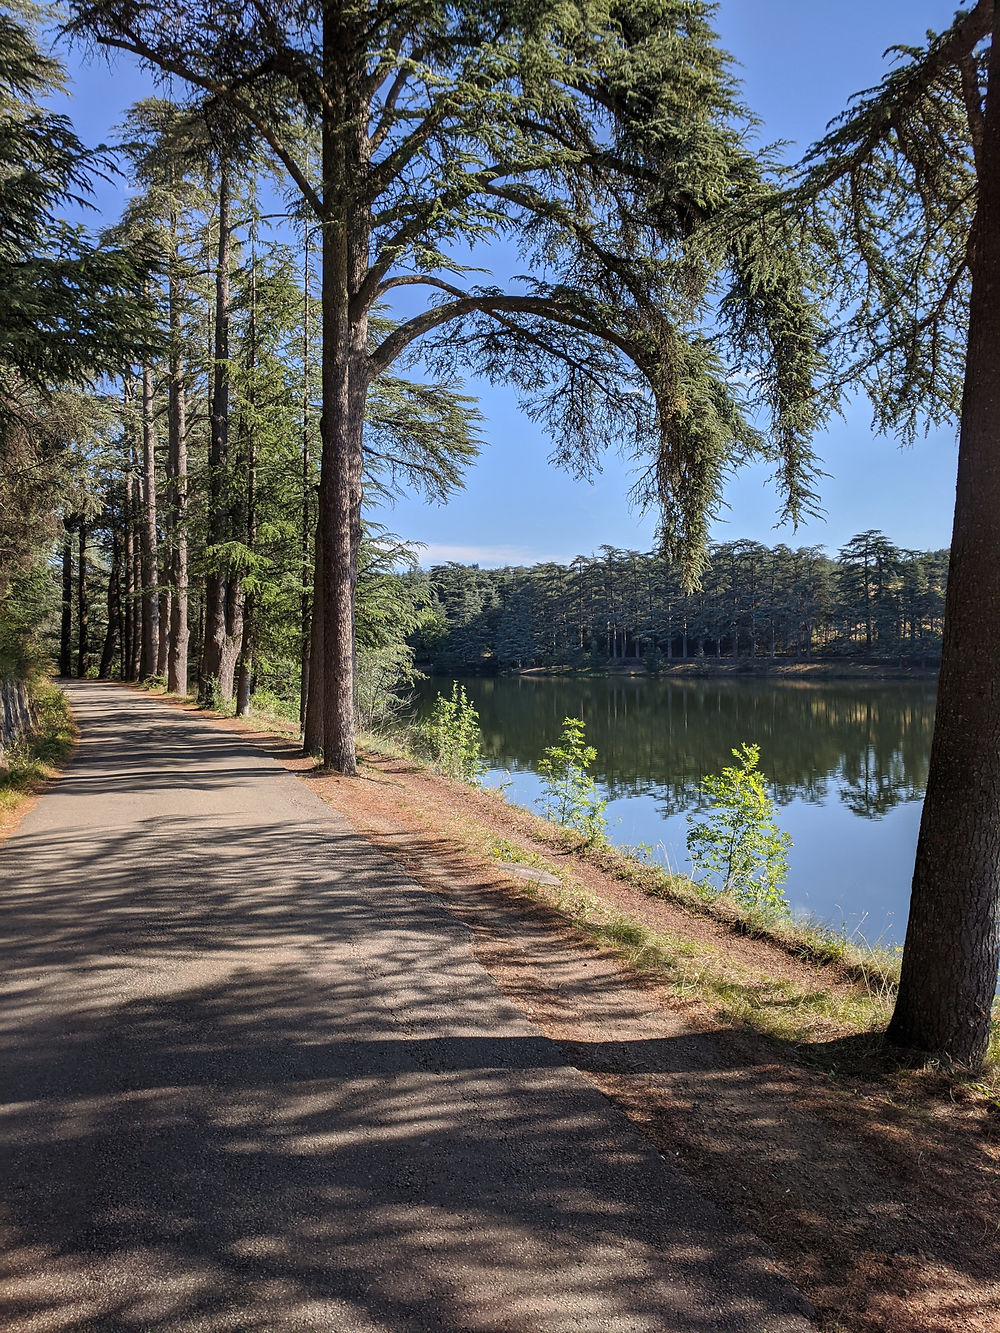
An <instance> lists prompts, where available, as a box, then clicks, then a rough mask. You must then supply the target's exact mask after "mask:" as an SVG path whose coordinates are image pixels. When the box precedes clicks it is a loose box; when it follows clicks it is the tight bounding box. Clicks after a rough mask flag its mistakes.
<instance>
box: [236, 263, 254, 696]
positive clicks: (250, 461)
mask: <svg viewBox="0 0 1000 1333" xmlns="http://www.w3.org/2000/svg"><path fill="white" fill-rule="evenodd" d="M250 265H251V267H250V328H249V335H248V341H249V358H248V361H249V366H248V368H249V372H250V373H249V376H248V378H249V382H250V387H249V390H248V393H247V403H248V406H249V407H250V408H251V414H250V417H249V425H248V427H247V426H245V429H246V477H247V486H246V533H245V536H246V544H247V547H248V549H249V550H251V551H252V550H253V549H254V546H255V544H256V541H257V436H256V426H257V423H256V421H255V420H254V418H253V415H252V409H253V406H254V395H255V386H254V377H255V375H256V372H257V256H256V253H254V254H252V256H251V260H250ZM247 420H248V418H247V416H246V414H244V423H246V422H247ZM256 631H257V598H256V596H255V595H254V593H253V590H252V588H251V590H250V591H248V592H247V595H246V598H245V600H244V603H243V633H242V638H241V642H240V651H239V662H238V666H237V671H236V716H237V717H246V715H247V713H249V711H250V695H251V693H252V692H253V675H254V650H255V648H256V643H255V637H256Z"/></svg>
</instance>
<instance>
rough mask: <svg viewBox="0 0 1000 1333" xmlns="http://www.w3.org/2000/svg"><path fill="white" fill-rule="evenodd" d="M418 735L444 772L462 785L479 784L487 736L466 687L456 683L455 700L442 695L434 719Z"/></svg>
mask: <svg viewBox="0 0 1000 1333" xmlns="http://www.w3.org/2000/svg"><path fill="white" fill-rule="evenodd" d="M415 732H416V735H417V737H418V740H419V741H420V742H421V743H422V745H423V747H424V748H425V749H426V751H427V755H428V758H429V759H430V761H431V763H432V764H433V765H434V767H435V768H437V769H438V770H439V771H440V772H442V773H446V774H447V775H448V777H450V778H457V779H458V780H459V781H461V782H476V781H478V779H479V775H480V774H481V773H482V771H483V768H484V764H483V736H482V732H481V731H480V730H479V714H478V712H477V711H476V709H475V708H473V706H472V704H471V703H470V702H469V697H468V695H467V694H466V693H465V686H464V685H459V683H458V681H457V680H453V681H452V683H451V696H450V697H449V698H445V696H444V695H443V694H439V695H438V697H437V699H436V700H435V702H434V707H433V708H432V709H431V712H430V716H429V717H428V718H426V720H425V721H424V722H422V723H421V724H420V725H419V726H418V727H416V728H415Z"/></svg>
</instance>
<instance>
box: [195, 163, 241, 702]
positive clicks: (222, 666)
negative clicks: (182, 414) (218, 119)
mask: <svg viewBox="0 0 1000 1333" xmlns="http://www.w3.org/2000/svg"><path fill="white" fill-rule="evenodd" d="M230 171H231V167H230V163H229V161H228V159H227V158H226V156H225V154H224V153H223V154H222V156H221V158H220V162H219V246H218V256H217V262H216V269H215V346H214V349H213V359H214V363H215V364H214V369H213V376H212V405H211V411H210V417H211V435H210V439H209V454H208V470H209V535H210V539H211V541H212V542H213V544H216V545H219V544H221V543H223V542H225V541H227V540H228V539H229V538H231V536H232V532H231V511H230V506H229V500H228V494H229V479H228V467H229V382H230V374H229V310H230V289H229V273H230V265H231V252H232V226H231V222H230V198H231V195H230ZM238 585H239V578H238V576H237V574H236V572H235V570H233V569H232V568H231V567H224V566H223V564H222V563H221V561H220V560H219V558H218V557H216V559H215V561H214V562H213V567H212V568H211V569H210V570H209V572H208V574H207V575H206V577H205V638H204V650H203V652H202V657H201V670H200V673H199V676H200V681H199V694H200V696H201V698H202V699H203V700H204V699H205V698H206V697H207V692H208V688H209V686H208V682H209V681H210V680H214V681H215V682H216V685H217V686H218V690H219V693H220V694H221V696H222V697H223V699H227V700H228V699H231V698H232V697H233V675H234V672H235V669H236V659H237V657H238V655H239V651H240V640H241V638H242V629H243V624H242V621H243V613H242V602H243V598H242V592H241V590H240V588H239V586H238Z"/></svg>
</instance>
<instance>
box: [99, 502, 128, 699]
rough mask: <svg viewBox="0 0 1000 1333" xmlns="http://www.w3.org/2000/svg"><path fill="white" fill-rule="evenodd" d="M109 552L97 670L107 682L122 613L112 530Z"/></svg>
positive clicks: (118, 554) (116, 548) (116, 542)
mask: <svg viewBox="0 0 1000 1333" xmlns="http://www.w3.org/2000/svg"><path fill="white" fill-rule="evenodd" d="M126 484H127V483H126ZM126 531H127V530H126ZM111 552H112V554H111V573H110V574H109V576H108V627H107V629H106V631H105V634H104V646H103V648H102V650H101V665H100V666H99V667H98V670H97V678H98V680H107V679H108V677H109V676H110V675H111V666H112V663H113V662H114V660H115V647H116V645H117V643H118V635H119V629H120V622H121V612H122V596H121V555H122V552H121V542H120V540H119V538H118V534H117V533H116V532H115V531H114V530H113V529H112V535H111Z"/></svg>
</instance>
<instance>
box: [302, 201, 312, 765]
mask: <svg viewBox="0 0 1000 1333" xmlns="http://www.w3.org/2000/svg"><path fill="white" fill-rule="evenodd" d="M304 249H305V256H304V257H305V266H304V267H305V271H304V274H303V286H302V290H303V297H304V305H303V312H302V534H301V546H302V596H301V599H300V602H299V625H300V632H301V634H302V646H301V659H300V663H299V727H300V729H301V730H302V733H303V737H304V736H305V731H306V709H307V707H308V699H309V658H310V652H311V643H310V634H311V625H310V621H311V617H312V605H311V602H310V599H309V574H310V568H311V565H312V563H313V561H314V560H315V553H314V550H313V540H312V523H311V506H310V504H309V492H310V490H311V489H312V459H311V458H310V450H309V406H310V404H309V387H310V386H309V372H310V368H311V365H310V356H309V353H310V350H311V348H310V342H309V337H310V333H311V329H310V327H309V314H310V309H309V226H308V223H307V224H306V229H305V240H304ZM307 753H309V751H307Z"/></svg>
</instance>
